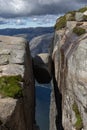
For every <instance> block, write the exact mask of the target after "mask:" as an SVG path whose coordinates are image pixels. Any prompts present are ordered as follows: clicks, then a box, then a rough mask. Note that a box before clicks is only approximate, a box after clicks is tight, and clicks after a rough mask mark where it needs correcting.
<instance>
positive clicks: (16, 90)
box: [0, 75, 22, 98]
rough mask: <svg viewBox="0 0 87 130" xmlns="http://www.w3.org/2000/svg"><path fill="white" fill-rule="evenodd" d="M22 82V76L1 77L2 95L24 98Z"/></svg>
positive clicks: (0, 91)
mask: <svg viewBox="0 0 87 130" xmlns="http://www.w3.org/2000/svg"><path fill="white" fill-rule="evenodd" d="M20 82H22V77H21V76H20V75H17V76H2V77H0V94H1V95H3V96H7V97H13V98H20V97H21V96H22V88H21V85H20Z"/></svg>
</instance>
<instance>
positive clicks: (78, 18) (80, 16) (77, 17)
mask: <svg viewBox="0 0 87 130" xmlns="http://www.w3.org/2000/svg"><path fill="white" fill-rule="evenodd" d="M83 16H84V14H83V13H81V12H76V14H75V19H76V21H78V22H80V21H83V19H84V18H83Z"/></svg>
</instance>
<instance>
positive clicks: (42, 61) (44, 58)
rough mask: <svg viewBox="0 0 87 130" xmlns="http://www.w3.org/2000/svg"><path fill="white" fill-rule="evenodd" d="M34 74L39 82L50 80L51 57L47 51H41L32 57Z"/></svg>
mask: <svg viewBox="0 0 87 130" xmlns="http://www.w3.org/2000/svg"><path fill="white" fill-rule="evenodd" d="M33 69H34V76H35V78H36V80H37V81H38V82H39V83H49V82H50V81H51V57H50V55H49V54H48V53H41V54H38V55H36V56H35V57H34V58H33Z"/></svg>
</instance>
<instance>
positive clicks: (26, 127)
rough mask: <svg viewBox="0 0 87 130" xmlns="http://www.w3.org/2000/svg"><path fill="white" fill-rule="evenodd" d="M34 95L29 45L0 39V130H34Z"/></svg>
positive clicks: (23, 42)
mask: <svg viewBox="0 0 87 130" xmlns="http://www.w3.org/2000/svg"><path fill="white" fill-rule="evenodd" d="M34 128H35V96H34V79H33V70H32V60H31V56H30V51H29V43H28V42H27V41H26V40H25V39H23V38H20V37H19V38H18V37H9V36H0V130H33V129H34Z"/></svg>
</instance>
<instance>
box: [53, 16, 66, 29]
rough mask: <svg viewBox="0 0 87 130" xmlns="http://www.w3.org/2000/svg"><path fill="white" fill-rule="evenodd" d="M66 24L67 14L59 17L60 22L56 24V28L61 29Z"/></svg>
mask: <svg viewBox="0 0 87 130" xmlns="http://www.w3.org/2000/svg"><path fill="white" fill-rule="evenodd" d="M65 26H66V17H65V16H61V17H60V18H59V19H58V22H57V23H56V24H55V27H54V28H55V29H56V30H59V29H61V28H64V27H65Z"/></svg>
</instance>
